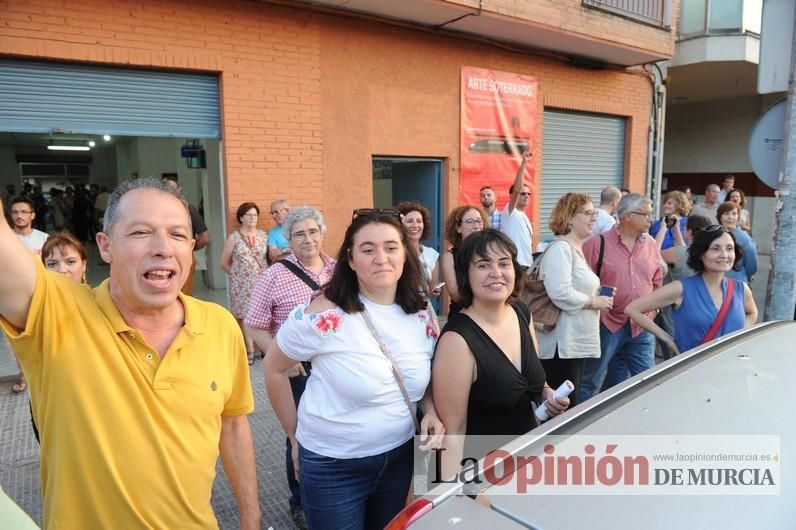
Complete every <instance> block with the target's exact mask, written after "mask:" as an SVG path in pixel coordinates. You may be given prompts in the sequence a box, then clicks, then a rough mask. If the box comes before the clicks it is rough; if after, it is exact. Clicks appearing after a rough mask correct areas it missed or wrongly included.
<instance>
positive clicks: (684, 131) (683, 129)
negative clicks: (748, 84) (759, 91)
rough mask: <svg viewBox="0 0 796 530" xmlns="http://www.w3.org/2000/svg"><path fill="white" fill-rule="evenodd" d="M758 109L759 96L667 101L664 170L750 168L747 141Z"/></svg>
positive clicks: (687, 171) (711, 170)
mask: <svg viewBox="0 0 796 530" xmlns="http://www.w3.org/2000/svg"><path fill="white" fill-rule="evenodd" d="M761 111H762V109H761V101H760V98H759V97H747V98H737V99H730V100H724V101H712V102H706V103H694V104H691V105H669V106H668V107H667V109H666V136H665V142H666V143H665V146H664V151H663V152H664V153H665V154H664V160H663V171H664V172H665V173H708V172H716V173H718V172H724V171H727V172H732V171H737V172H742V171H743V172H746V171H752V168H751V166H750V165H749V157H748V153H747V151H748V149H747V143H748V139H749V131H750V130H751V128H752V125H753V124H754V122H755V120H756V119H757V117H758V116H759V115H760V113H761Z"/></svg>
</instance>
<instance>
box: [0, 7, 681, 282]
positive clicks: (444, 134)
mask: <svg viewBox="0 0 796 530" xmlns="http://www.w3.org/2000/svg"><path fill="white" fill-rule="evenodd" d="M0 4H2V9H0V11H1V12H2V15H0V18H2V20H3V24H0V61H6V63H7V65H10V66H9V68H11V67H18V66H19V65H21V66H22V68H23V69H24V68H29V67H30V68H34V69H36V72H37V75H45V77H46V76H47V75H50V74H47V73H46V72H47V71H48V70H47V68H49V67H50V65H55V66H57V67H58V68H65V69H67V70H68V69H69V68H74V69H75V72H77V73H78V74H80V72H79V69H80V68H85V67H102V68H114V69H125V70H127V69H131V70H130V71H131V72H132V73H133V74H134V75H139V74H142V73H146V74H147V75H149V74H151V75H152V76H154V77H153V81H152V87H153V88H152V93H153V98H155V95H154V93H155V92H158V91H160V88H159V87H161V86H165V81H163V80H162V79H159V78H158V74H170V73H185V74H191V75H197V76H200V77H201V76H210V77H213V78H215V79H217V98H218V99H217V105H218V117H217V120H218V125H219V127H218V133H217V135H214V134H212V132H211V133H207V134H204V135H200V134H199V133H196V132H195V131H194V130H193V129H192V128H191V127H190V126H188V127H186V128H185V129H184V130H183V129H179V128H176V129H174V130H172V131H169V128H168V126H164V127H160V128H157V127H156V128H155V129H156V130H155V129H153V131H154V132H152V131H149V132H147V131H144V132H143V133H141V131H139V132H138V133H136V131H137V129H136V130H132V131H131V132H129V133H128V135H130V138H132V137H133V136H136V137H135V138H132V139H130V138H126V139H125V141H124V142H123V143H120V144H119V145H117V146H116V147H115V148H114V149H110V150H108V155H107V157H105V158H108V160H105V161H104V162H102V163H103V164H104V165H103V167H104V169H103V170H102V172H101V173H102V175H100V174H98V171H96V170H95V169H91V170H90V171H89V173H90V174H91V175H90V176H89V180H91V181H97V179H100V180H101V179H103V178H105V179H106V180H107V181H108V182H109V183H110V184H112V183H113V182H115V181H118V180H121V179H125V178H129V177H130V176H136V175H138V176H147V175H150V174H152V175H158V174H162V173H164V172H172V171H174V172H179V173H180V175H181V179H182V180H183V181H184V182H185V184H184V186H185V188H186V191H187V192H188V196H189V198H191V199H193V200H195V201H199V200H200V199H201V200H202V202H203V205H204V210H205V216H206V217H207V218H208V219H207V220H208V225H209V226H210V230H211V234H212V235H213V240H214V241H213V243H212V244H211V247H210V254H211V255H210V257H209V258H208V262H209V263H210V264H211V265H210V267H209V268H210V269H211V271H210V272H211V278H215V279H214V280H212V281H213V283H214V284H216V285H219V284H220V283H221V282H222V278H223V277H222V276H221V274H220V273H219V271H218V270H217V269H216V270H213V269H215V266H214V265H213V264H215V263H217V262H218V259H217V258H218V255H219V254H220V251H221V244H222V241H223V238H224V235H225V232H227V231H230V230H232V229H233V227H234V226H235V225H236V221H235V219H234V212H235V209H236V208H237V206H238V205H239V204H240V203H242V202H244V201H255V202H257V203H258V204H259V205H260V206H261V210H262V211H263V213H265V212H266V211H267V210H268V208H267V206H268V204H269V203H270V201H272V200H274V199H276V198H286V199H287V200H288V201H290V202H291V204H302V203H304V204H310V205H312V206H316V207H318V208H320V209H321V210H322V211H323V212H324V215H325V217H326V221H327V224H328V226H329V234H328V236H327V242H328V243H327V247H328V249H329V250H330V251H332V252H334V251H335V250H336V249H335V247H336V246H337V245H338V244H339V241H340V240H341V238H342V234H343V232H344V230H345V228H346V226H347V224H348V222H349V221H350V218H351V210H352V209H353V208H356V207H363V206H371V205H374V204H377V203H379V202H380V201H382V200H390V199H397V198H399V197H398V195H401V194H402V193H403V194H406V193H411V190H409V191H407V190H403V191H401V192H400V193H398V192H397V191H395V190H396V189H397V188H396V186H397V184H396V182H395V180H396V179H400V178H401V175H402V171H404V170H405V169H406V168H412V167H414V168H415V169H417V170H418V171H425V170H426V169H428V168H429V167H432V166H433V168H432V169H433V171H432V173H434V174H435V175H436V178H437V180H435V181H434V182H435V184H434V186H436V187H437V188H438V189H437V190H436V191H437V192H438V194H437V195H438V198H439V204H438V205H435V208H436V209H437V210H438V211H437V216H436V219H437V220H438V221H439V220H441V219H442V216H443V215H444V213H445V212H446V211H448V210H449V209H450V208H452V207H454V206H456V205H457V200H458V194H457V189H458V178H459V173H458V168H459V156H460V155H459V152H460V145H459V129H460V89H459V87H460V74H461V69H462V68H463V67H466V66H473V67H480V68H488V69H492V70H499V71H506V72H514V73H517V74H522V75H527V76H533V77H534V78H536V79H537V81H538V87H539V97H538V107H539V108H538V109H537V114H538V116H539V121H538V123H539V126H538V128H537V138H536V146H537V152H536V153H535V156H534V159H533V164H534V165H535V171H536V175H537V181H536V186H537V189H536V193H535V197H534V209H533V214H532V217H533V220H534V223H535V225H537V226H540V225H541V226H543V225H546V219H544V218H543V214H544V213H545V212H546V211H547V210H549V207H550V201H551V200H553V199H554V198H555V195H554V193H553V191H548V192H547V195H545V190H546V189H547V190H554V191H555V192H556V193H557V192H558V190H565V191H572V190H576V189H578V190H585V191H588V192H590V193H593V192H594V190H595V189H599V187H601V186H602V185H603V184H605V183H608V181H611V182H616V183H621V184H623V185H624V186H626V187H628V188H630V189H632V190H634V191H640V192H643V191H645V186H646V179H647V173H648V169H649V168H648V166H649V145H650V142H651V139H650V130H651V116H652V106H651V101H652V94H653V92H654V82H653V81H652V80H651V76H650V75H649V72H648V71H647V70H646V69H645V68H644V67H643V66H642V65H645V64H649V63H652V62H655V61H660V60H663V59H667V58H669V57H671V56H672V54H673V50H674V32H673V29H672V28H673V27H674V26H675V25H676V20H673V17H672V13H677V12H678V11H677V8H678V2H677V0H655V1H652V2H645V3H643V4H646V7H645V8H644V9H645V10H644V12H635V11H634V8H631V7H628V6H630V5H633V4H637V3H634V2H625V1H621V0H605V1H600V0H583V1H581V0H560V1H555V2H553V1H550V0H529V1H526V2H514V1H509V0H492V1H488V0H487V1H480V2H477V1H474V0H457V1H440V0H407V1H404V2H394V3H393V2H368V1H352V2H348V3H346V5H345V8H341V7H337V6H336V4H338V2H331V1H330V2H312V3H309V2H289V1H242V0H230V1H228V2H223V3H222V2H215V1H212V0H198V1H192V2H184V1H180V0H162V1H155V0H129V1H124V0H122V1H114V2H101V1H99V0H69V1H67V2H61V1H56V0H20V1H15V2H1V3H0ZM650 6H651V7H652V9H651V8H650ZM31 65H32V66H31ZM41 69H43V70H41ZM42 71H44V72H45V74H41V72H42ZM80 75H82V74H80ZM2 82H3V69H2V67H0V85H2ZM87 82H88V81H87ZM145 84H146V82H144V85H145ZM8 86H9V84H8V83H6V88H5V90H6V91H11V92H12V93H13V91H14V89H13V88H8ZM94 88H96V87H94ZM107 90H108V92H109V93H110V92H113V93H115V94H122V95H123V94H124V91H125V87H124V86H120V85H119V84H118V83H116V82H114V83H113V85H109V86H108V88H107ZM186 90H187V89H186ZM19 92H20V97H21V98H23V99H24V98H25V97H26V94H27V93H29V92H31V91H30V90H20V91H19ZM142 93H143V94H144V97H143V99H142V102H143V103H142V104H147V98H146V90H145V89H144V90H143V92H142ZM186 94H188V92H186ZM139 95H140V94H139ZM76 97H78V98H79V94H78V95H77V96H76ZM122 97H124V96H122ZM158 97H159V96H158ZM211 100H212V98H211ZM164 101H172V102H173V105H174V106H175V107H186V106H187V107H188V108H190V105H192V101H191V100H189V99H187V96H186V99H185V100H182V101H181V100H180V99H179V98H176V99H172V100H168V99H167V98H166V99H164ZM39 106H41V105H39ZM183 110H184V109H183ZM164 113H165V114H168V110H167V111H164ZM45 114H46V112H45ZM16 118H17V119H18V121H19V122H20V123H21V122H24V121H25V120H24V116H22V117H21V119H20V116H16ZM581 118H582V119H584V120H586V121H584V122H583V123H587V122H588V120H593V121H594V120H596V121H595V123H597V128H596V129H594V132H593V133H590V132H589V129H588V128H582V127H580V126H579V123H581V122H580V121H579V120H580V119H581ZM106 119H108V120H110V121H113V118H112V115H111V116H110V117H109V118H106ZM605 120H608V121H605ZM611 120H613V121H611ZM3 121H4V120H3V119H0V135H1V134H3V133H9V134H12V136H13V138H14V141H7V142H4V143H5V144H6V145H0V159H2V158H8V157H15V159H14V160H13V161H10V162H9V161H8V160H6V161H5V162H3V161H2V160H0V169H1V170H2V175H0V180H2V182H3V183H18V184H19V183H21V179H22V176H21V175H20V174H19V171H20V169H19V167H20V166H19V159H20V153H29V154H30V153H34V152H36V151H37V150H42V149H43V147H44V146H43V145H42V144H41V142H40V143H39V145H34V144H35V143H36V142H35V141H33V138H32V136H31V142H32V143H31V145H26V143H25V142H26V140H24V139H23V140H19V138H20V137H22V135H20V134H17V133H20V132H23V131H18V130H13V128H10V129H9V128H8V127H6V128H4V126H3ZM29 122H30V121H29ZM30 123H32V122H30ZM36 123H37V125H36V127H32V128H30V129H27V130H26V131H24V132H25V134H29V135H35V134H39V135H49V138H48V139H47V142H49V143H52V142H53V135H54V134H57V135H62V134H63V135H79V134H81V133H95V134H96V131H94V130H85V131H83V130H79V129H80V128H81V127H80V126H79V125H73V126H70V127H67V128H64V127H62V126H60V125H59V123H58V122H57V120H52V121H50V122H48V121H47V120H46V119H44V120H40V121H37V122H36ZM550 124H554V125H555V126H556V127H559V128H557V129H554V127H553V125H550ZM606 124H607V125H606ZM614 125H616V127H614ZM604 126H608V127H614V129H615V130H616V131H618V132H617V134H618V136H617V138H616V139H614V140H613V142H614V144H616V145H612V147H611V148H612V149H614V148H615V149H614V151H615V152H614V154H613V156H614V158H615V160H614V163H613V166H611V167H612V168H613V169H606V170H605V171H608V173H605V175H602V174H601V176H600V177H599V179H592V180H593V182H590V183H589V184H588V185H587V186H586V187H585V188H584V187H582V186H583V182H584V180H583V179H584V178H586V180H588V178H587V177H588V175H590V174H591V173H590V171H591V168H593V167H598V166H600V164H601V161H600V160H599V158H600V156H599V154H600V153H599V151H600V150H601V149H602V148H601V147H599V145H598V144H595V145H591V144H590V141H591V140H592V139H597V137H600V136H602V134H601V131H602V130H603V129H601V127H604ZM211 129H212V128H211ZM142 131H143V129H142ZM578 132H580V133H581V136H577V134H576V133H578ZM134 133H135V134H134ZM122 134H123V133H122ZM123 135H124V134H123ZM573 135H574V136H573ZM24 138H27V137H24ZM192 138H203V142H204V148H205V151H206V156H207V160H206V168H200V170H195V169H188V168H186V167H185V160H182V159H180V157H179V148H180V146H181V145H183V144H185V142H186V141H188V140H190V139H192ZM15 142H16V143H15ZM163 142H166V143H165V144H164V143H163ZM155 143H156V144H157V146H154V144H155ZM554 143H555V144H556V145H555V146H553V144H554ZM581 143H584V144H588V145H585V148H584V150H581V149H579V145H580V144H581ZM546 144H548V145H547V146H546ZM164 145H165V147H164ZM546 147H547V149H546ZM161 151H162V152H163V154H157V153H160V152H161ZM581 151H582V152H583V153H586V154H585V155H584V154H579V153H580V152H581ZM31 156H32V155H31ZM554 157H557V158H554ZM34 158H35V157H34ZM100 158H102V157H101V156H100V154H99V151H97V154H96V155H94V156H93V158H92V159H91V161H90V162H89V164H97V163H99V159H100ZM111 158H112V160H111ZM160 159H163V160H166V161H167V162H166V163H163V164H160V165H158V164H153V160H160ZM385 160H386V161H387V162H389V163H390V164H392V165H391V169H390V170H389V171H388V174H387V177H388V178H390V179H392V180H393V181H394V182H392V185H391V186H392V188H391V189H392V192H393V193H392V194H391V193H390V191H391V190H390V189H388V188H390V185H389V184H388V185H385V183H384V182H381V183H380V182H379V180H380V176H379V175H380V173H379V171H377V169H379V167H381V166H380V164H379V163H380V162H383V161H385ZM617 160H618V162H616V161H617ZM570 162H571V163H570ZM413 163H415V164H419V165H417V166H412V164H413ZM424 163H425V166H424ZM429 164H431V165H430V166H429ZM609 165H610V164H609ZM144 166H146V167H144ZM149 166H152V167H149ZM426 166H428V167H426ZM606 167H608V166H606ZM424 168H425V169H424ZM114 169H115V170H116V171H115V173H116V174H113V175H111V173H113V172H114ZM197 171H198V172H197ZM14 173H16V174H14ZM382 176H384V175H382ZM429 178H430V177H429ZM405 180H406V181H407V182H408V181H409V177H406V179H405ZM421 180H422V179H421ZM418 182H419V181H418ZM423 182H425V183H426V184H427V183H428V179H425V180H423ZM426 184H420V185H421V186H424V185H426ZM579 186H580V187H579ZM540 190H541V191H540ZM382 192H383V193H382ZM545 197H547V198H545ZM545 201H546V202H545ZM437 206H438V207H437ZM268 221H269V219H268V216H267V215H263V216H262V223H263V227H264V228H265V227H268ZM439 224H441V223H439Z"/></svg>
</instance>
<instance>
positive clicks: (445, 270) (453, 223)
mask: <svg viewBox="0 0 796 530" xmlns="http://www.w3.org/2000/svg"><path fill="white" fill-rule="evenodd" d="M488 226H489V220H488V219H487V217H486V214H485V213H484V211H483V210H482V209H481V208H479V207H477V206H472V205H469V204H466V205H464V206H459V207H457V208H454V209H453V211H451V213H450V214H448V218H447V219H446V220H445V239H446V240H447V241H448V244H449V245H450V250H446V251H445V252H443V253H442V258H441V260H440V261H441V263H442V280H443V281H444V282H445V289H446V290H447V291H448V296H450V299H451V302H450V307H449V308H448V316H449V317H450V316H451V315H455V314H456V313H458V312H459V311H461V309H462V305H461V303H460V300H461V298H460V296H459V285H458V284H457V282H456V271H455V270H454V261H455V259H456V253H457V252H458V249H459V247H460V246H461V244H462V241H464V240H465V239H467V237H468V236H469V235H471V234H474V233H476V232H479V231H481V230H483V229H484V228H487V227H488Z"/></svg>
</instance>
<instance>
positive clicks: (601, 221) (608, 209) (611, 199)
mask: <svg viewBox="0 0 796 530" xmlns="http://www.w3.org/2000/svg"><path fill="white" fill-rule="evenodd" d="M621 199H622V191H621V190H620V189H619V188H617V187H616V186H606V187H604V188H603V189H602V191H601V192H600V206H599V207H597V208H596V209H595V211H596V212H597V220H596V222H595V223H594V230H593V231H592V236H599V235H600V234H604V233H605V232H607V231H609V230H610V229H611V228H613V227H614V225H615V224H616V217H614V212H615V211H616V207H617V206H619V201H620V200H621Z"/></svg>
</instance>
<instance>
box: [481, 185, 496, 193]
mask: <svg viewBox="0 0 796 530" xmlns="http://www.w3.org/2000/svg"><path fill="white" fill-rule="evenodd" d="M491 189H492V186H484V187H483V188H481V189H480V190H478V193H481V192H482V191H484V190H491ZM493 191H494V190H493Z"/></svg>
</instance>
